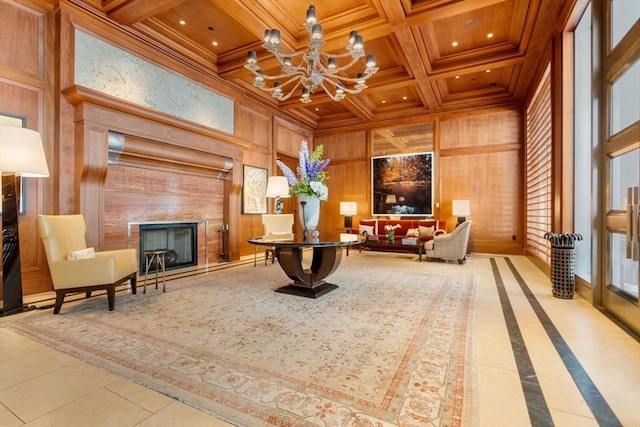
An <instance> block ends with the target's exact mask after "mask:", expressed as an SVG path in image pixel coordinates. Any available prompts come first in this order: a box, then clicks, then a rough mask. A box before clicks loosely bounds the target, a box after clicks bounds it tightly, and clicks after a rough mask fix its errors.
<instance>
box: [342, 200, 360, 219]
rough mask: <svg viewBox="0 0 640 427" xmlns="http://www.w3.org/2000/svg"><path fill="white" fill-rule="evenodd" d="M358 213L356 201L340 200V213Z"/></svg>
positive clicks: (350, 214)
mask: <svg viewBox="0 0 640 427" xmlns="http://www.w3.org/2000/svg"><path fill="white" fill-rule="evenodd" d="M357 214H358V203H356V202H340V215H344V216H354V215H357Z"/></svg>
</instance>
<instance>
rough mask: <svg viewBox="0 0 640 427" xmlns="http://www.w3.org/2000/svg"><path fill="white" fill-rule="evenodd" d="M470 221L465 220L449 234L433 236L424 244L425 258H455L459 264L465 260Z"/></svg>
mask: <svg viewBox="0 0 640 427" xmlns="http://www.w3.org/2000/svg"><path fill="white" fill-rule="evenodd" d="M470 231H471V221H465V222H463V223H462V224H460V225H459V226H457V227H456V229H455V230H453V231H452V232H451V233H449V234H443V235H439V236H434V237H433V240H429V241H428V242H426V243H425V244H424V249H425V254H426V256H427V259H431V258H439V259H443V260H457V261H458V263H459V264H463V263H464V262H465V258H466V255H467V245H468V244H469V232H470Z"/></svg>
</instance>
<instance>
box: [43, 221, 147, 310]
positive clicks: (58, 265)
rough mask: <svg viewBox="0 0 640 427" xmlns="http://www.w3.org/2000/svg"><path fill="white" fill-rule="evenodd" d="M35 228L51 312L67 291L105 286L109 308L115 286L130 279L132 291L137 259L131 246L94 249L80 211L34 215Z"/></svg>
mask: <svg viewBox="0 0 640 427" xmlns="http://www.w3.org/2000/svg"><path fill="white" fill-rule="evenodd" d="M38 228H39V230H40V237H41V238H42V243H43V244H44V250H45V253H46V255H47V263H48V264H49V270H50V271H51V279H52V280H53V288H54V290H55V291H56V303H55V307H54V309H53V314H58V313H60V307H61V306H62V302H63V300H64V297H65V295H66V294H68V293H75V292H86V296H87V298H89V297H90V296H91V292H92V291H97V290H100V289H105V290H106V291H107V299H108V302H109V311H113V309H114V307H115V295H116V294H115V292H116V286H118V285H120V284H122V283H125V282H126V281H127V280H131V292H132V293H134V294H135V293H136V277H137V276H136V274H137V260H136V250H135V249H121V250H113V251H103V252H94V251H93V248H87V244H86V241H85V232H86V230H87V226H86V223H85V221H84V217H83V216H82V215H38Z"/></svg>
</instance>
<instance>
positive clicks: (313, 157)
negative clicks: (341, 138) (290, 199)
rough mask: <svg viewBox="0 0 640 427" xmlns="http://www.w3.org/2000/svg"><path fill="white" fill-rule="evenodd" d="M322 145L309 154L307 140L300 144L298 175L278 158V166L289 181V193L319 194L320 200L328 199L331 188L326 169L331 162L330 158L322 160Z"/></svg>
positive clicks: (294, 194)
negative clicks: (328, 185)
mask: <svg viewBox="0 0 640 427" xmlns="http://www.w3.org/2000/svg"><path fill="white" fill-rule="evenodd" d="M322 151H323V147H322V145H319V146H318V147H316V149H315V150H313V153H311V154H309V146H308V144H307V141H302V143H301V144H300V153H299V155H298V168H297V171H298V176H296V175H295V174H294V173H293V171H292V170H291V169H290V168H289V167H288V166H287V165H285V164H284V163H282V162H281V161H280V160H276V163H277V164H278V167H280V170H282V173H283V174H284V176H285V177H286V178H287V181H288V182H289V194H290V195H292V196H297V195H299V194H306V195H309V196H317V197H318V198H319V199H320V200H327V198H328V197H329V189H328V188H327V186H326V185H325V183H324V181H325V180H326V179H328V178H329V177H328V176H327V172H326V171H325V170H324V169H325V168H326V167H327V165H328V164H329V159H326V160H322V159H321V157H322Z"/></svg>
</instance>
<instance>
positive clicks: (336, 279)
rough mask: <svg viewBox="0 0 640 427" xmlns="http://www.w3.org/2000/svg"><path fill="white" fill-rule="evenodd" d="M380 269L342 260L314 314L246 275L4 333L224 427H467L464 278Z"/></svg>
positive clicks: (357, 257) (76, 309)
mask: <svg viewBox="0 0 640 427" xmlns="http://www.w3.org/2000/svg"><path fill="white" fill-rule="evenodd" d="M384 255H385V256H382V257H381V256H372V255H364V254H357V253H356V254H353V255H351V256H349V257H345V256H343V260H342V264H341V266H340V268H338V269H337V270H336V272H335V273H334V274H333V275H331V276H330V277H329V278H328V281H330V282H331V283H335V284H337V285H338V286H339V288H338V289H336V290H335V291H333V292H330V293H328V294H326V295H324V296H322V297H321V298H319V299H316V300H314V299H308V298H303V297H298V296H294V295H287V294H282V293H277V292H274V290H275V289H276V288H278V287H280V286H282V285H285V284H287V283H288V280H289V279H288V278H287V277H286V275H285V274H284V273H283V272H282V270H281V269H280V267H279V266H278V265H277V264H269V265H267V266H264V265H258V267H253V264H251V265H244V266H236V267H231V268H226V269H222V270H217V271H212V272H209V273H206V274H198V275H193V276H191V277H185V278H182V279H178V280H171V281H169V282H168V283H167V292H166V293H162V291H161V290H155V289H154V288H153V287H151V290H149V289H148V290H147V293H146V294H142V292H141V291H142V289H141V286H140V288H139V291H138V294H137V295H132V294H126V293H118V294H117V296H116V307H115V311H112V312H109V311H108V310H107V306H106V297H105V296H99V297H94V298H91V299H89V300H86V299H83V300H80V301H79V302H72V303H68V304H63V306H62V311H61V314H60V315H53V314H52V311H50V310H46V311H38V312H32V313H29V314H28V315H26V316H21V317H20V318H17V319H16V320H15V321H10V322H7V323H5V324H3V327H7V328H9V329H12V330H14V331H16V332H18V333H20V334H23V335H25V336H28V337H31V338H33V339H35V340H37V341H40V342H42V343H44V344H47V345H50V346H51V347H53V348H55V349H58V350H60V351H63V352H65V353H68V354H71V355H73V356H76V357H78V358H80V359H82V360H85V361H87V362H89V363H91V364H94V365H95V366H98V367H100V368H103V369H106V370H107V371H110V372H113V373H115V374H117V375H120V376H122V377H124V378H127V379H130V380H132V381H135V382H137V383H139V384H142V385H144V386H146V387H149V388H151V389H154V390H157V391H159V392H161V393H163V394H166V395H167V396H170V397H173V398H175V399H177V400H180V401H182V402H185V403H187V404H188V405H191V406H193V407H196V408H199V409H201V410H202V411H204V412H207V413H210V414H212V415H214V416H216V417H218V418H221V419H223V420H225V421H227V422H229V423H231V424H234V425H239V426H269V425H277V426H296V427H297V426H318V425H319V426H360V427H362V426H470V425H471V426H473V425H474V424H475V421H474V418H475V417H474V414H473V412H474V411H473V408H474V405H475V404H476V402H477V397H476V386H475V384H476V377H475V368H474V367H475V364H476V361H475V352H474V347H473V335H474V332H473V330H474V328H473V322H474V314H473V307H474V298H475V277H474V276H473V275H472V274H470V272H469V271H468V270H465V269H461V268H455V267H452V268H451V269H450V270H451V272H447V273H443V272H439V273H436V272H430V271H429V270H430V268H429V264H428V263H418V262H416V261H415V260H414V259H412V258H411V257H407V256H394V255H391V254H384ZM440 270H442V269H440ZM447 271H448V270H447ZM141 284H142V283H140V285H141Z"/></svg>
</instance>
